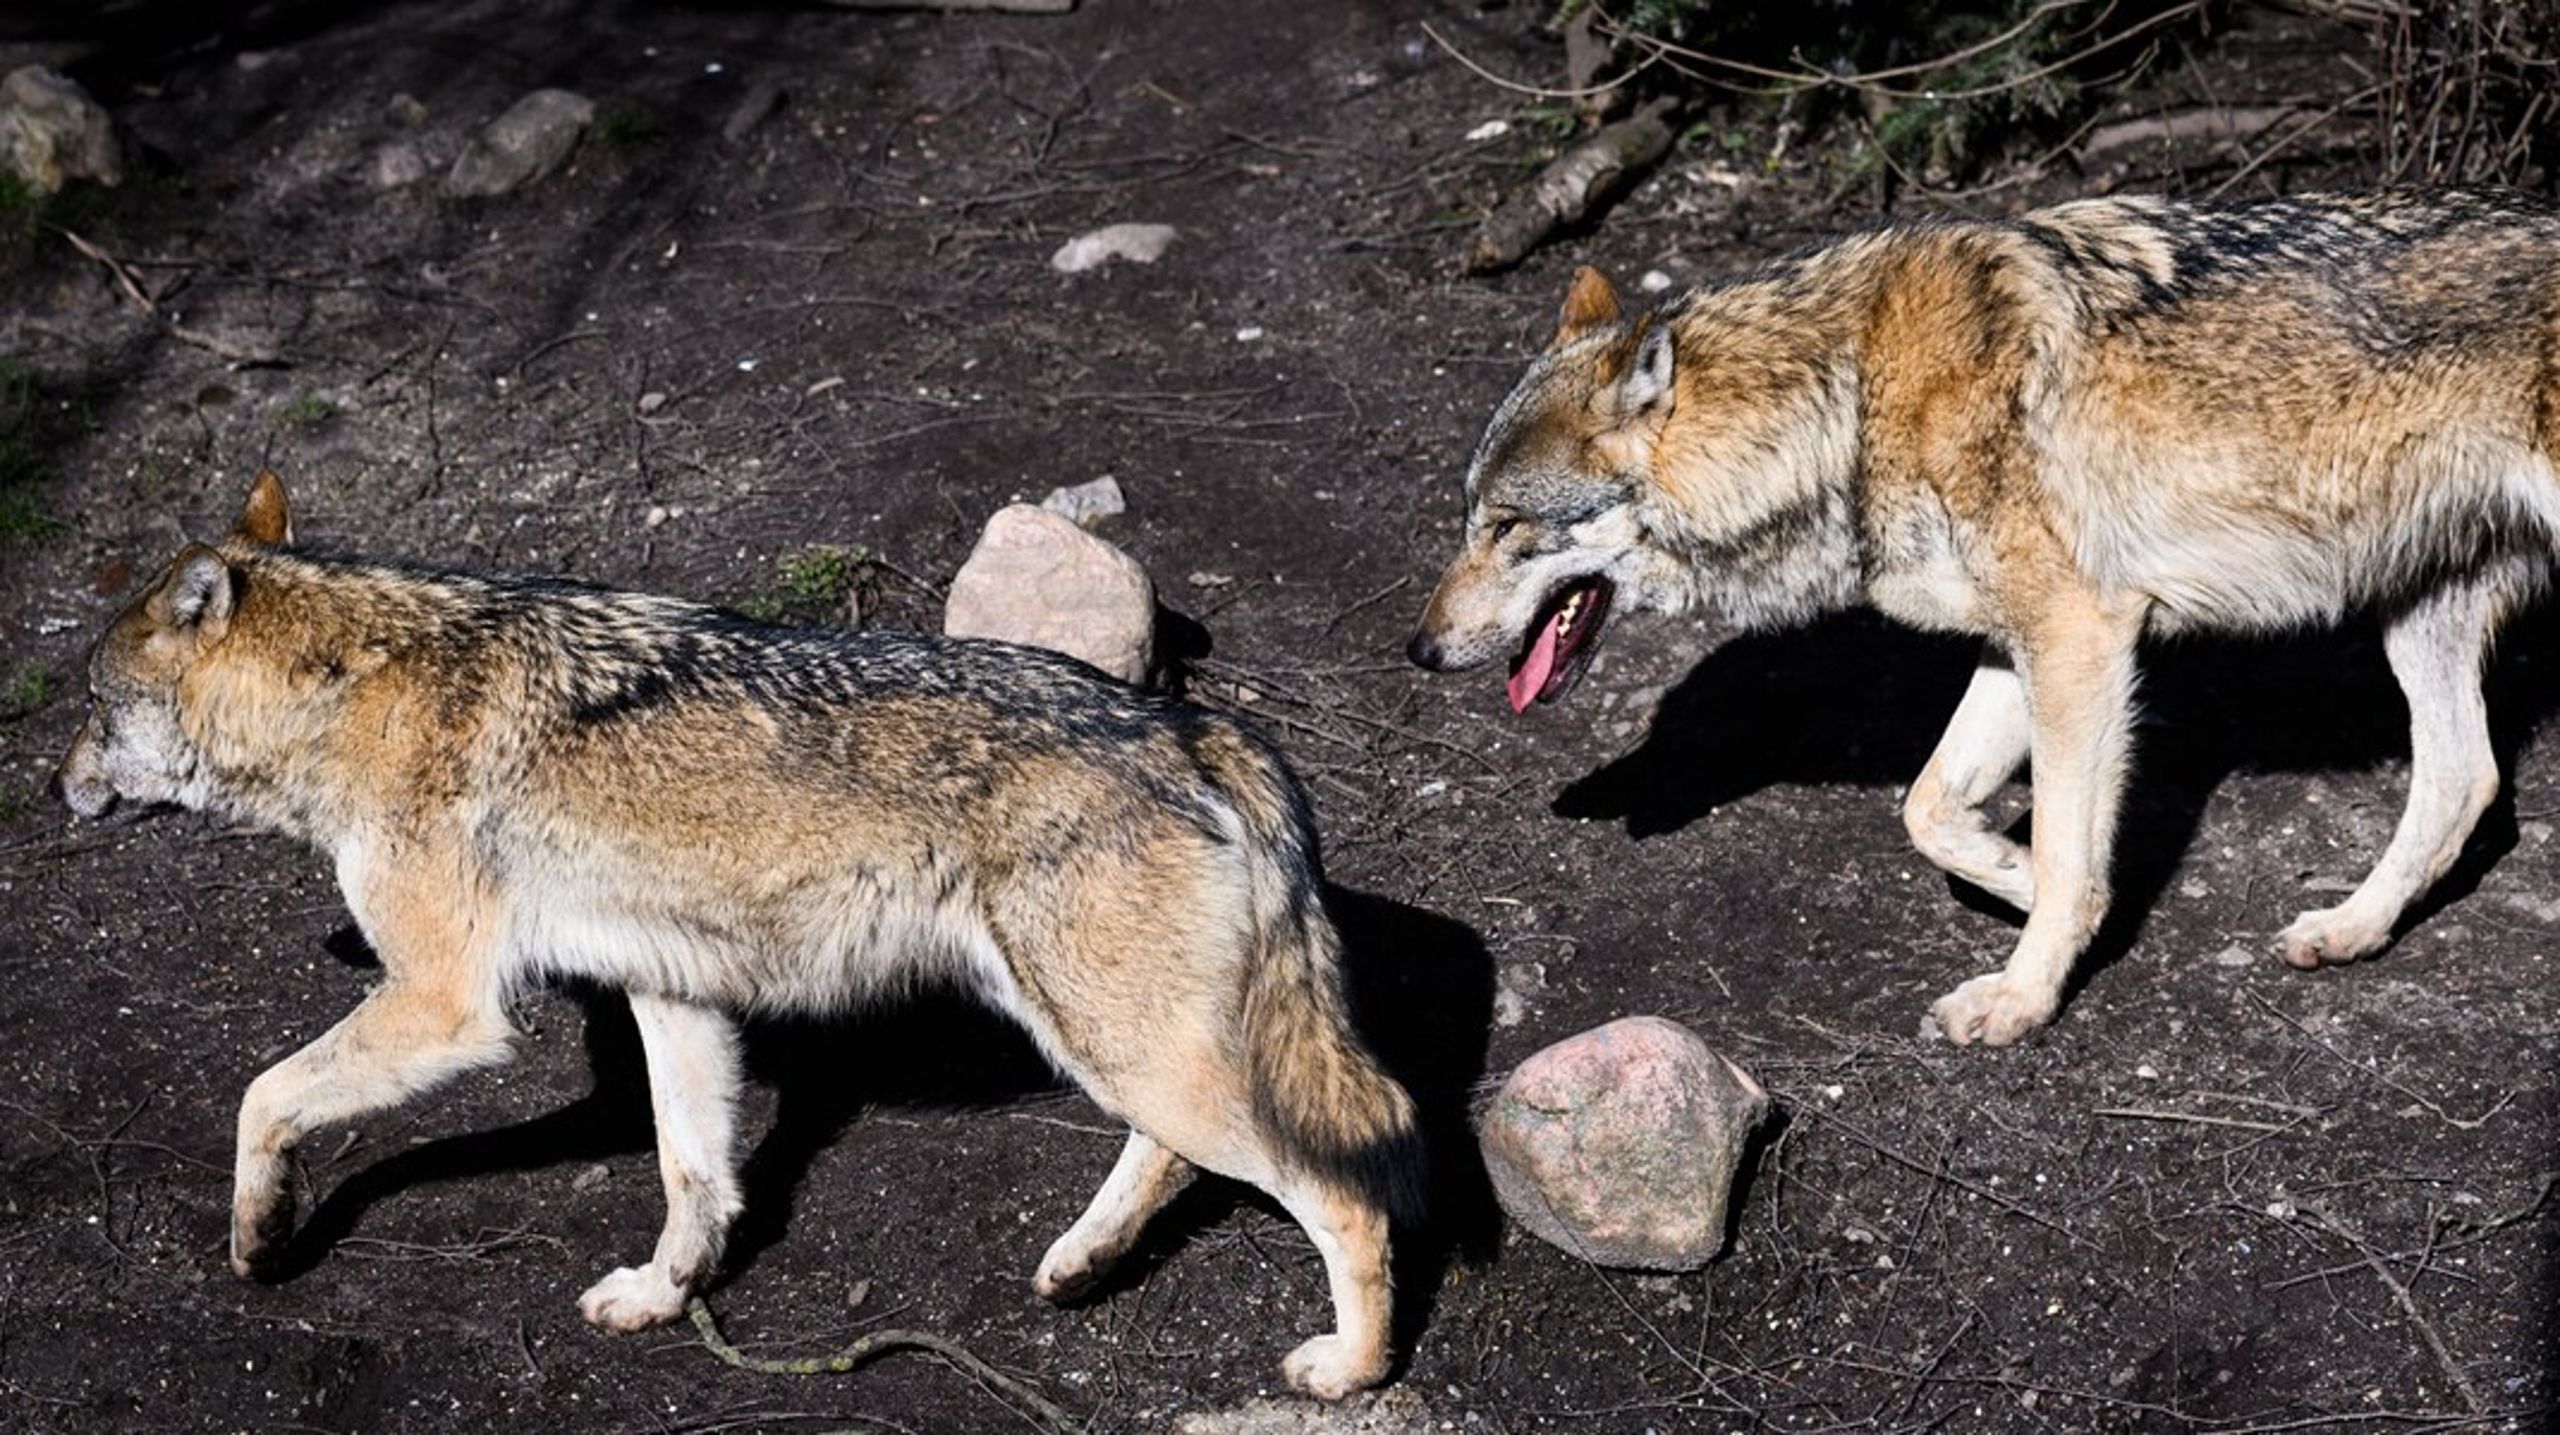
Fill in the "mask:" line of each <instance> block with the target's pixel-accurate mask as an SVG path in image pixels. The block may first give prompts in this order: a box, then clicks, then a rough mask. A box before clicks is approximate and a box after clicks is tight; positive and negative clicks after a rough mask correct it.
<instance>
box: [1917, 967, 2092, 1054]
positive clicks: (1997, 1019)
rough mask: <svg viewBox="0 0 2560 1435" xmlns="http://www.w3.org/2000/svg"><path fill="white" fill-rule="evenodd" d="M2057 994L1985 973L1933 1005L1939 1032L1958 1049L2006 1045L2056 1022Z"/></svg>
mask: <svg viewBox="0 0 2560 1435" xmlns="http://www.w3.org/2000/svg"><path fill="white" fill-rule="evenodd" d="M2060 996H2061V994H2060V993H2058V992H2054V991H2050V990H2047V989H2044V988H2041V987H2036V986H2032V985H2030V984H2028V983H2026V982H2021V981H2016V980H2013V979H2012V978H2011V977H2010V976H2009V974H2008V973H2007V972H1986V973H1984V974H1983V975H1981V976H1978V977H1975V978H1974V979H1973V980H1972V981H1969V982H1966V983H1965V984H1964V985H1963V986H1960V987H1958V988H1956V989H1955V990H1954V991H1951V992H1949V993H1947V994H1946V995H1945V996H1942V997H1940V998H1938V1000H1937V1001H1936V1002H1935V1003H1934V1004H1933V1005H1931V1006H1930V1008H1929V1015H1930V1016H1931V1017H1933V1018H1935V1019H1936V1021H1937V1023H1938V1031H1939V1032H1940V1033H1941V1034H1942V1035H1944V1036H1945V1037H1946V1039H1947V1040H1949V1041H1952V1042H1954V1043H1955V1044H1956V1045H1958V1046H1971V1045H1973V1044H1974V1043H1975V1042H1980V1043H1982V1044H1983V1045H1984V1046H2007V1045H2009V1044H2010V1043H2011V1042H2014V1041H2016V1040H2017V1039H2018V1038H2020V1037H2022V1036H2025V1035H2026V1034H2027V1033H2028V1032H2031V1031H2034V1030H2035V1029H2036V1028H2038V1027H2040V1026H2043V1025H2044V1024H2045V1023H2046V1022H2049V1021H2051V1020H2053V1013H2054V1010H2055V1009H2056V1008H2057V1007H2058V1006H2059V1005H2060Z"/></svg>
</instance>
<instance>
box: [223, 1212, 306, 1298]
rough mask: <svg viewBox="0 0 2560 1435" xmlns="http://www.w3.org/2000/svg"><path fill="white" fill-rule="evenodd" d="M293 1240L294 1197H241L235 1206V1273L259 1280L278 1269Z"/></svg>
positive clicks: (232, 1218) (232, 1235) (233, 1241)
mask: <svg viewBox="0 0 2560 1435" xmlns="http://www.w3.org/2000/svg"><path fill="white" fill-rule="evenodd" d="M292 1239H293V1197H292V1196H291V1195H289V1194H283V1193H279V1194H277V1195H275V1196H272V1197H268V1198H265V1199H251V1198H246V1197H243V1198H240V1199H238V1200H236V1201H234V1202H233V1204H232V1207H231V1273H232V1274H233V1275H236V1276H239V1277H240V1278H241V1279H243V1280H256V1279H258V1278H259V1277H261V1276H263V1275H265V1274H267V1273H268V1272H269V1271H272V1270H274V1269H275V1266H276V1262H277V1261H278V1259H279V1258H281V1257H282V1256H283V1255H284V1248H285V1243H286V1242H287V1241H290V1240H292Z"/></svg>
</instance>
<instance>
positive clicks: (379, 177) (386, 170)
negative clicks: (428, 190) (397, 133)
mask: <svg viewBox="0 0 2560 1435" xmlns="http://www.w3.org/2000/svg"><path fill="white" fill-rule="evenodd" d="M427 169H428V165H427V152H426V151H425V150H424V149H422V148H420V147H419V145H418V143H417V142H416V141H415V140H393V141H392V142H391V143H389V144H387V145H384V146H383V147H382V148H380V149H378V150H375V151H374V152H373V187H374V188H376V189H405V188H407V187H408V186H410V185H413V184H416V183H417V182H418V181H419V180H422V179H425V178H426V177H427Z"/></svg>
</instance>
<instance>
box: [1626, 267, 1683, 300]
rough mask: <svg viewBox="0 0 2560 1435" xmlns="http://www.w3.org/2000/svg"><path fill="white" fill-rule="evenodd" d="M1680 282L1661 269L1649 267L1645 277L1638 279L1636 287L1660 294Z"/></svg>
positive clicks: (1649, 292)
mask: <svg viewBox="0 0 2560 1435" xmlns="http://www.w3.org/2000/svg"><path fill="white" fill-rule="evenodd" d="M1678 282H1679V281H1678V280H1675V279H1673V278H1672V277H1671V276H1670V275H1668V274H1665V273H1663V272H1662V271H1661V270H1659V269H1648V270H1646V271H1644V277H1642V278H1640V279H1638V280H1636V287H1637V288H1639V289H1642V290H1643V291H1644V292H1646V293H1647V294H1659V293H1661V292H1662V291H1663V290H1665V289H1668V288H1670V287H1671V286H1672V285H1673V284H1675V283H1678Z"/></svg>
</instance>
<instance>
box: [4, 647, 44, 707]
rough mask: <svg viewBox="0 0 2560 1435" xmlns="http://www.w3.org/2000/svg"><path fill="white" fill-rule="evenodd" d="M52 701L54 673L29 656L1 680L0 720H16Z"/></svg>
mask: <svg viewBox="0 0 2560 1435" xmlns="http://www.w3.org/2000/svg"><path fill="white" fill-rule="evenodd" d="M52 701H53V674H52V673H51V672H48V671H47V670H46V669H45V666H44V664H42V663H39V662H37V661H35V660H34V659H33V658H29V659H27V660H25V661H24V662H21V663H19V664H18V666H17V668H16V669H15V670H14V671H12V672H11V673H10V674H9V677H8V680H7V681H6V682H0V722H15V721H17V720H18V719H19V718H22V717H25V716H26V715H27V714H29V713H31V712H34V711H35V710H36V709H38V708H40V707H43V706H44V705H45V704H46V703H49V702H52Z"/></svg>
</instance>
